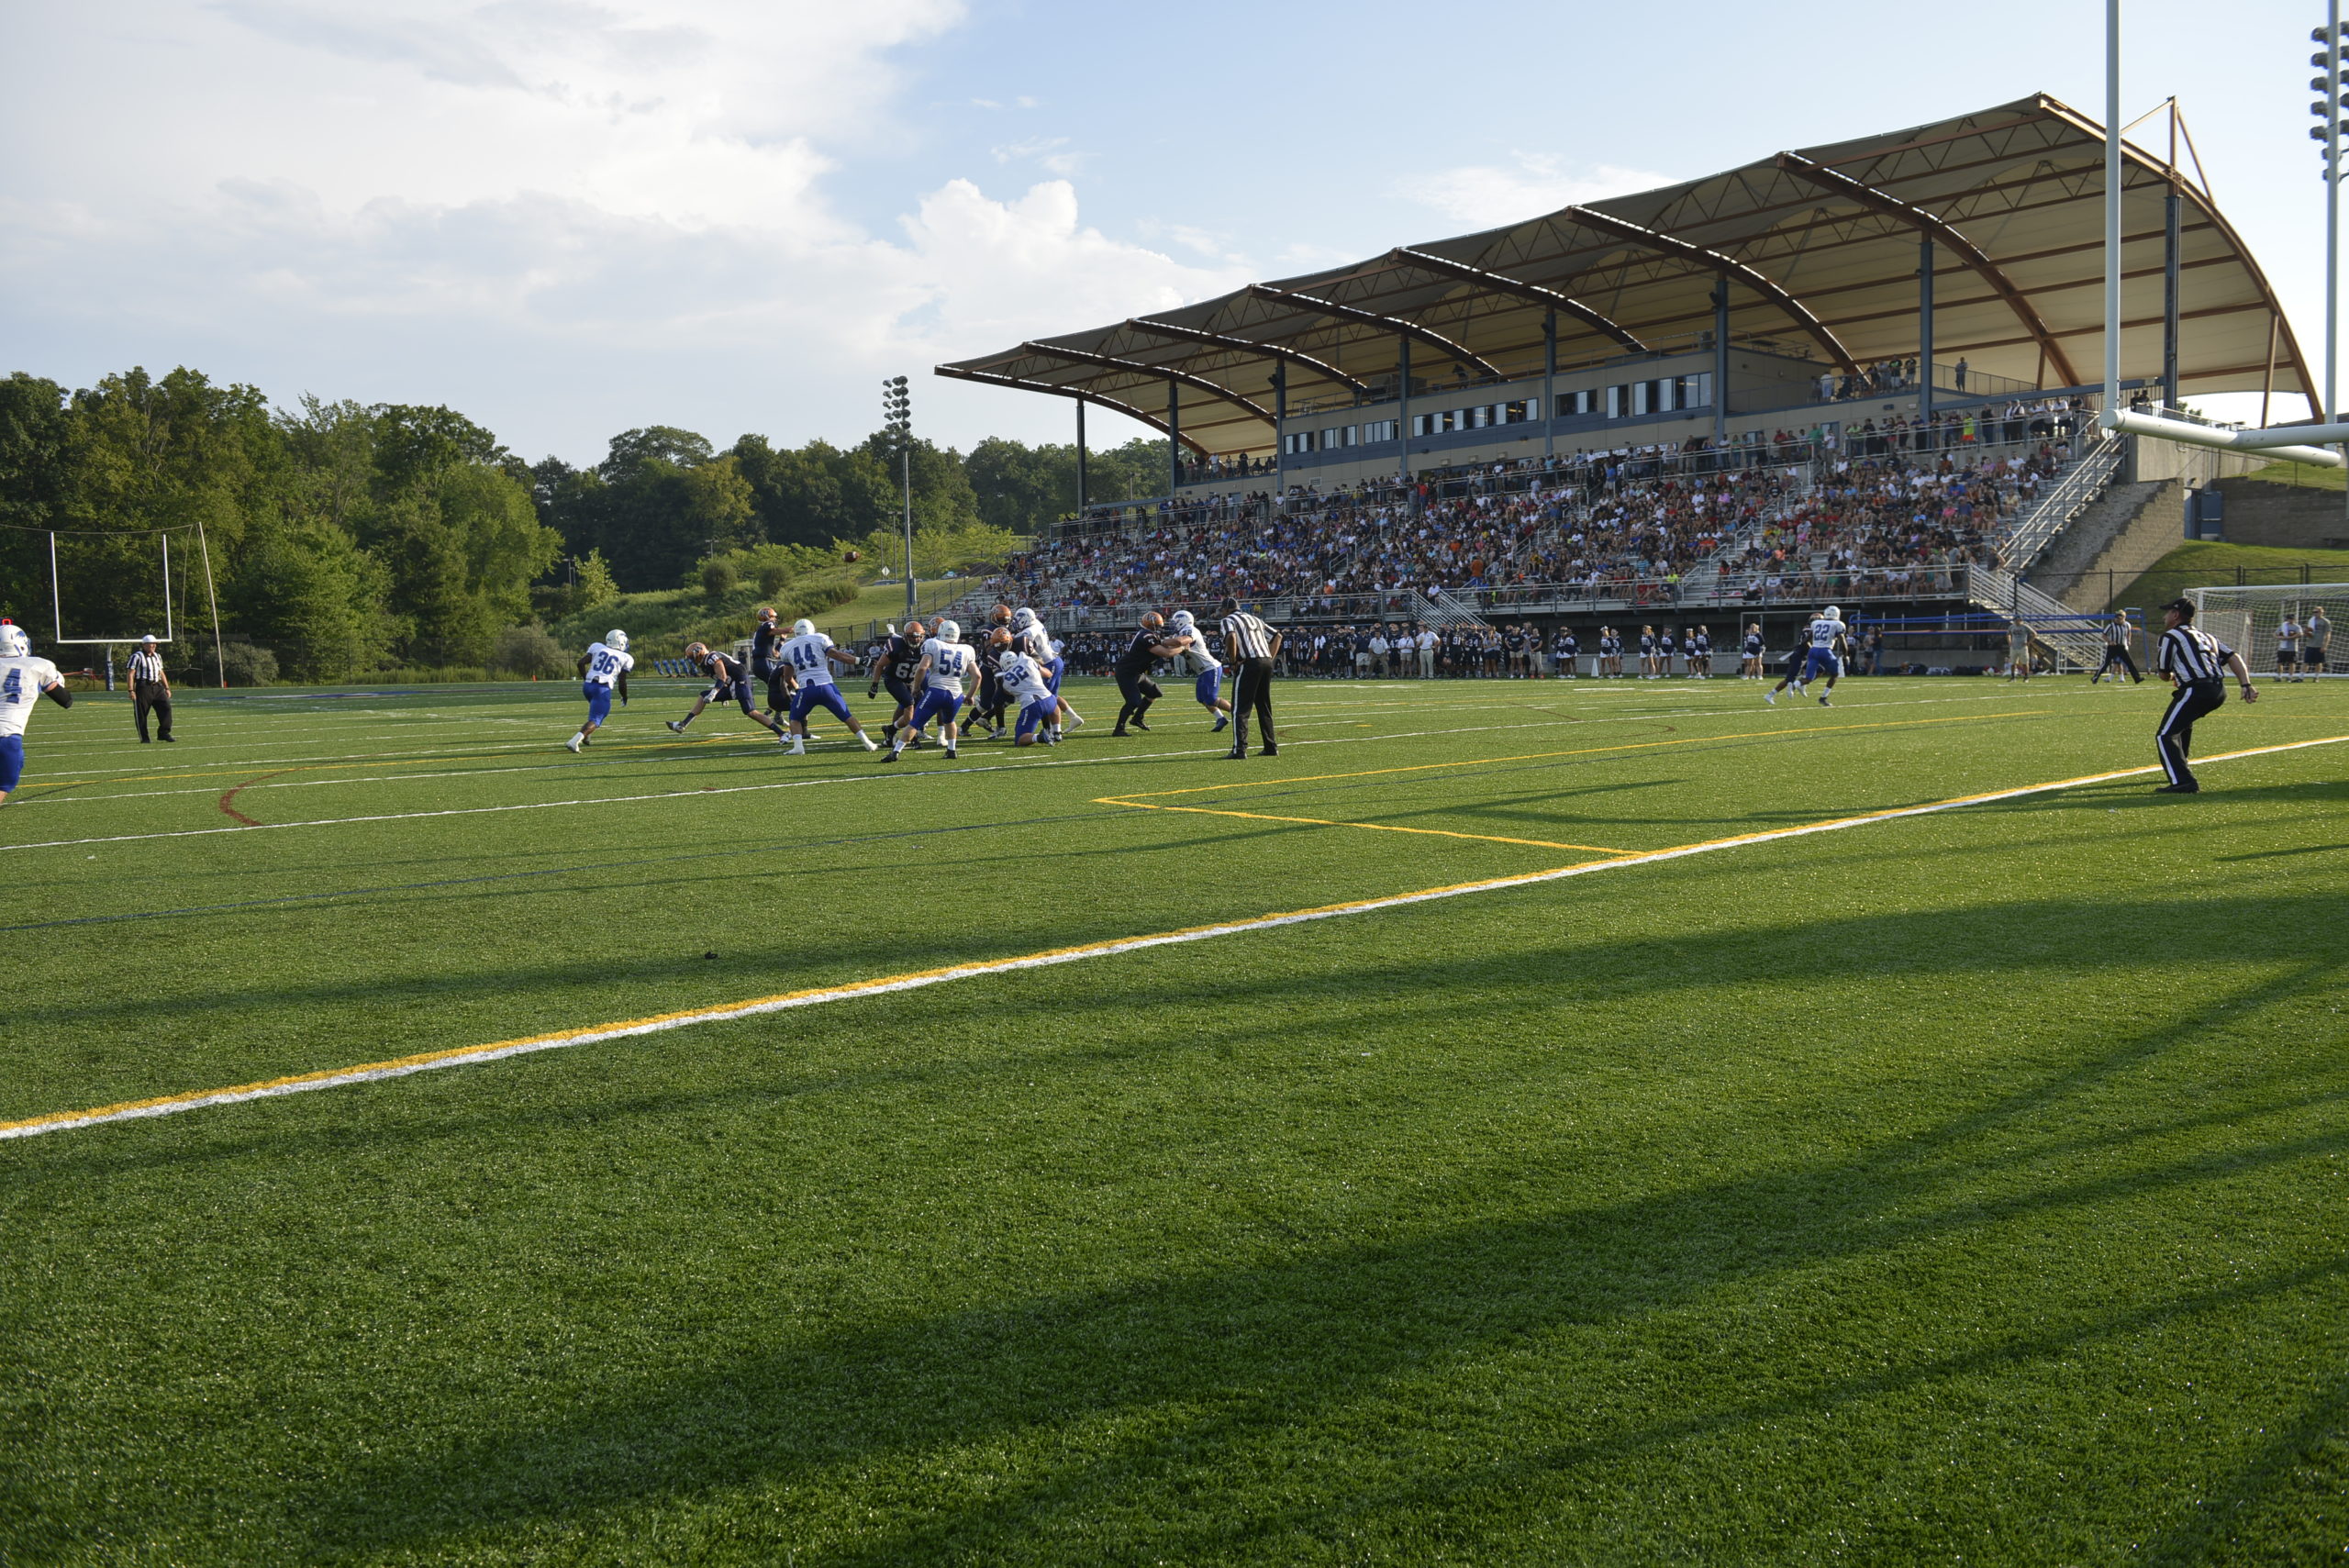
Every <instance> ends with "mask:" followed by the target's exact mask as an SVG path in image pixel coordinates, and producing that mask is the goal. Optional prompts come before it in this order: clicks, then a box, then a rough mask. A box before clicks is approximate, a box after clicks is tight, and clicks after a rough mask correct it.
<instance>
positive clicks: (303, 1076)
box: [0, 735, 2349, 1139]
mask: <svg viewBox="0 0 2349 1568" xmlns="http://www.w3.org/2000/svg"><path fill="white" fill-rule="evenodd" d="M2343 741H2349V735H2328V736H2325V737H2323V738H2322V739H2321V740H2293V741H2288V742H2286V743H2285V744H2282V745H2278V746H2255V747H2253V748H2251V749H2249V750H2247V751H2226V752H2221V753H2220V754H2219V755H2217V756H2214V757H2205V758H2200V759H2199V760H2198V761H2199V763H2200V764H2201V765H2203V766H2208V765H2210V763H2213V762H2235V761H2238V760H2240V759H2242V758H2244V757H2265V756H2269V755H2272V754H2274V753H2276V752H2279V751H2305V750H2307V749H2308V748H2310V747H2312V746H2336V745H2339V744H2341V743H2342V742H2343ZM2160 771H2161V770H2160V769H2158V768H2154V767H2143V768H2121V769H2118V770H2116V771H2114V772H2111V773H2087V774H2084V775H2082V776H2080V777H2077V778H2068V779H2056V780H2054V781H2052V782H2050V783H2046V784H2023V785H2021V786H2019V787H2017V788H2014V789H2002V790H1990V791H1987V792H1984V793H1982V794H1978V795H1956V796H1954V797H1952V798H1951V799H1948V800H1937V801H1932V802H1930V803H1928V804H1926V805H1923V806H1894V807H1892V808H1890V809H1888V810H1884V811H1871V812H1865V813H1862V814H1860V815H1858V816H1854V817H1834V818H1832V819H1831V820H1828V821H1825V822H1809V823H1805V824H1803V825H1801V826H1799V827H1795V828H1765V829H1764V830H1762V831H1760V832H1758V833H1741V834H1737V835H1734V836H1732V837H1730V838H1726V839H1709V840H1704V841H1703V842H1701V843H1695V844H1682V845H1678V846H1676V847H1675V848H1673V849H1669V850H1649V851H1643V852H1642V853H1639V854H1631V855H1623V856H1620V857H1619V858H1617V859H1613V860H1604V861H1584V862H1578V863H1576V864H1574V865H1567V866H1554V867H1552V868H1550V869H1548V870H1545V871H1533V872H1523V873H1518V874H1516V875H1513V876H1497V877H1488V878H1486V879H1484V880H1482V881H1478V882H1457V883H1450V884H1444V885H1442V886H1439V887H1423V888H1419V889H1417V890H1416V891H1413V892H1410V893H1397V894H1388V895H1384V896H1381V897H1377V898H1359V899H1354V900H1352V901H1350V902H1347V903H1342V904H1323V905H1319V906H1315V907H1313V908H1309V909H1296V910H1290V911H1287V912H1286V913H1280V914H1272V915H1264V916H1259V917H1256V918H1253V919H1243V920H1232V921H1228V922H1225V923H1223V924H1221V925H1213V926H1186V927H1184V928H1181V929H1177V930H1172V931H1158V932H1153V933H1152V934H1151V935H1148V936H1141V937H1124V938H1119V939H1117V940H1110V941H1106V942H1088V943H1085V944H1084V945H1081V946H1077V947H1064V948H1048V949H1046V950H1044V951H1041V952H1033V953H1023V954H1021V955H1020V956H1019V957H1017V958H999V959H986V960H982V961H980V962H974V963H963V964H953V965H949V966H947V967H944V968H940V969H924V970H917V971H914V972H913V973H907V974H892V975H884V976H882V977H880V978H878V979H874V980H857V981H851V982H850V983H848V984H843V985H829V986H818V987H813V988H810V989H807V990H802V991H785V992H783V993H781V994H779V995H773V996H760V997H754V998H752V999H751V1000H750V1001H746V1002H731V1003H726V1004H722V1005H720V1006H713V1007H697V1008H689V1009H686V1010H684V1011H679V1012H671V1013H657V1014H654V1015H653V1016H652V1017H651V1018H631V1019H628V1020H626V1021H625V1022H621V1023H612V1024H596V1025H591V1026H589V1027H587V1028H585V1029H563V1030H559V1031H557V1032H555V1033H552V1034H538V1035H529V1036H525V1037H524V1038H522V1039H520V1040H499V1041H495V1042H494V1043H492V1044H488V1045H472V1046H458V1047H455V1048H452V1049H451V1050H447V1051H423V1052H419V1053H418V1054H417V1055H413V1056H400V1057H395V1058H392V1059H391V1060H389V1061H385V1062H366V1063H362V1065H359V1066H356V1067H340V1068H330V1069H328V1070H326V1071H323V1072H317V1073H293V1074H291V1075H289V1076H286V1077H283V1078H270V1079H265V1080H263V1081H262V1082H260V1083H256V1084H237V1085H235V1086H233V1087H230V1088H225V1089H207V1090H200V1091H196V1092H194V1093H188V1094H178V1095H156V1096H155V1097H153V1098H151V1099H143V1100H125V1101H122V1102H120V1103H118V1104H116V1105H110V1106H95V1107H93V1108H91V1109H88V1110H75V1111H54V1112H51V1113H50V1114H49V1115H47V1116H38V1117H31V1118H26V1119H24V1120H21V1121H7V1122H0V1139H12V1138H32V1137H37V1136H39V1135H40V1134H42V1133H49V1132H62V1131H65V1130H67V1129H72V1128H82V1127H95V1126H98V1125H101V1124H103V1123H106V1122H116V1121H129V1120H134V1119H137V1118H144V1117H159V1116H172V1115H175V1114H177V1113H179V1112H181V1111H191V1110H196V1109H199V1108H201V1107H203V1106H217V1105H234V1104H237V1103H239V1102H242V1101H246V1100H257V1099H263V1098H267V1097H270V1096H273V1095H295V1094H301V1093H303V1092H305V1091H307V1090H312V1089H332V1088H340V1087H343V1086H346V1085H349V1084H365V1083H373V1082H375V1081H377V1080H379V1079H384V1078H396V1077H403V1076H405V1075H406V1074H408V1073H429V1072H431V1071H434V1070H435V1069H438V1068H444V1067H463V1066H472V1065H476V1064H479V1063H482V1062H495V1061H498V1060H501V1059H502V1058H505V1057H508V1056H519V1055H523V1054H525V1053H528V1052H530V1051H556V1050H561V1049H562V1048H564V1047H566V1046H574V1045H589V1044H593V1043H595V1042H596V1041H598V1040H618V1039H621V1038H623V1037H626V1036H629V1035H639V1034H652V1033H656V1032H658V1031H660V1030H663V1029H684V1028H687V1027H689V1026H691V1025H694V1024H704V1023H722V1022H725V1021H727V1020H729V1019H734V1018H750V1017H753V1016H756V1015H758V1014H762V1013H773V1012H780V1011H782V1010H784V1009H785V1008H788V1007H807V1006H819V1005H821V1004H823V1003H827V1002H844V1001H852V1000H855V999H856V998H858V997H863V996H874V995H884V994H885V993H889V992H896V991H912V990H917V989H919V988H921V987H923V986H929V985H938V984H945V983H947V982H949V981H954V980H967V979H972V978H974V977H977V976H980V975H986V974H1004V973H1011V972H1013V971H1016V970H1022V969H1038V968H1041V967H1044V966H1045V965H1048V964H1058V963H1074V962H1078V961H1080V960H1083V959H1088V958H1101V957H1107V956H1108V955H1110V954H1113V953H1121V952H1132V951H1137V950H1139V949H1142V948H1152V947H1165V946H1169V945H1172V944H1175V943H1179V942H1196V941H1205V940H1210V939H1212V938H1216V937H1227V936H1237V935H1240V934H1241V933H1243V932H1248V931H1261V930H1266V929H1272V928H1275V927H1279V926H1291V925H1297V924H1301V923H1303V922H1305V921H1308V920H1328V919H1333V918H1337V917H1341V916H1347V915H1363V914H1368V913H1371V912H1373V911H1375V910H1379V909H1393V908H1398V907H1401V906H1406V905H1410V904H1421V903H1426V902H1428V901H1430V900H1432V899H1438V898H1458V897H1461V896H1464V895H1469V894H1475V893H1493V892H1498V891H1501V890H1504V889H1508V888H1515V887H1526V886H1531V885H1533V884H1539V883H1545V882H1556V881H1560V880H1562V879H1564V878H1566V877H1571V876H1585V875H1588V874H1590V873H1594V872H1602V871H1614V870H1619V869H1620V868H1623V867H1626V866H1640V865H1653V864H1655V863H1657V862H1662V861H1670V860H1679V859H1682V858H1685V857H1687V856H1689V855H1701V854H1708V853H1710V852H1712V851H1719V850H1728V849H1735V848H1737V847H1739V846H1741V845H1746V844H1764V843H1770V842H1773V841H1775V840H1781V839H1797V838H1802V837H1805V836H1807V835H1809V834H1813V833H1831V832H1834V831H1836V830H1838V829H1840V828H1858V827H1863V826H1865V825H1867V824H1869V823H1874V822H1892V821H1898V820H1899V819H1900V818H1902V817H1925V816H1930V815H1932V814H1933V813H1935V812H1941V811H1954V810H1955V809H1957V808H1959V807H1960V806H1982V805H1987V804H1988V803H1990V802H1992V801H1999V800H2014V799H2018V798H2020V797H2021V796H2024V795H2045V794H2048V793H2050V792H2052V791H2054V790H2062V789H2076V788H2078V787H2080V786H2081V785H2083V784H2109V783H2110V782H2112V781H2113V780H2115V779H2126V778H2138V777H2142V776H2143V775H2144V774H2146V773H2158V772H2160Z"/></svg>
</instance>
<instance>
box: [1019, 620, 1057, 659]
mask: <svg viewBox="0 0 2349 1568" xmlns="http://www.w3.org/2000/svg"><path fill="white" fill-rule="evenodd" d="M1011 646H1012V647H1013V648H1015V649H1017V650H1018V651H1020V652H1022V653H1025V654H1026V655H1028V657H1029V658H1030V659H1033V660H1034V661H1035V662H1037V663H1039V664H1049V663H1051V662H1052V660H1053V658H1054V656H1055V655H1054V653H1053V650H1052V633H1051V632H1049V631H1046V630H1045V629H1044V623H1043V622H1041V621H1038V622H1037V623H1036V624H1035V625H1033V626H1026V627H1022V628H1019V630H1018V631H1015V632H1013V633H1012V634H1011Z"/></svg>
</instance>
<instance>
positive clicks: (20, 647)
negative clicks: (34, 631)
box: [0, 620, 33, 659]
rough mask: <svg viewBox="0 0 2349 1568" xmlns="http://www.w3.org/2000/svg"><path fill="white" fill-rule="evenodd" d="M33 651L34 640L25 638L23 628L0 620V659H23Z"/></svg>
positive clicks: (11, 622) (12, 622)
mask: <svg viewBox="0 0 2349 1568" xmlns="http://www.w3.org/2000/svg"><path fill="white" fill-rule="evenodd" d="M31 651H33V645H32V640H31V639H29V638H28V637H26V636H25V628H23V627H20V626H18V625H17V623H16V622H15V621H6V620H0V659H22V658H24V657H25V656H26V655H28V654H29V653H30V652H31Z"/></svg>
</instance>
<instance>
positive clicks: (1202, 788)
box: [1093, 707, 2055, 852]
mask: <svg viewBox="0 0 2349 1568" xmlns="http://www.w3.org/2000/svg"><path fill="white" fill-rule="evenodd" d="M2054 711H2055V710H2054V708H2048V707H2023V708H2016V709H2014V710H2012V711H2011V712H2008V713H1965V714H1959V715H1957V716H1956V717H1954V718H1887V719H1884V720H1881V721H1879V722H1877V723H1875V724H1812V725H1804V726H1800V727H1798V728H1792V729H1743V730H1739V731H1737V732H1736V733H1734V734H1730V735H1689V736H1684V737H1682V738H1681V739H1680V740H1639V741H1634V742H1631V744H1628V745H1623V746H1584V747H1579V748H1577V749H1575V750H1574V751H1526V752H1523V753H1520V755H1518V756H1514V757H1469V758H1465V759H1463V760H1461V761H1458V762H1412V763H1409V764H1408V765H1407V766H1404V767H1399V768H1364V769H1363V770H1362V771H1360V772H1359V773H1302V774H1299V775H1297V776H1296V777H1294V778H1290V777H1286V776H1284V777H1281V778H1274V779H1264V778H1254V779H1232V780H1230V781H1229V782H1227V783H1224V784H1198V785H1195V786H1194V787H1192V788H1189V789H1147V790H1137V791H1134V792H1133V793H1131V794H1128V795H1101V796H1098V797H1097V798H1096V799H1095V800H1094V802H1093V804H1094V805H1096V806H1132V805H1135V804H1137V803H1139V802H1141V801H1144V800H1150V799H1153V798H1155V797H1157V796H1160V795H1209V794H1212V793H1214V792H1215V791H1217V790H1219V789H1246V788H1248V787H1249V786H1250V785H1252V784H1319V783H1321V782H1323V781H1325V780H1329V779H1367V778H1376V777H1377V776H1379V775H1380V774H1382V773H1427V772H1429V771H1431V769H1436V768H1481V767H1486V766H1488V765H1490V764H1492V763H1495V762H1543V761H1547V760H1548V759H1551V758H1553V757H1594V756H1597V755H1598V754H1599V753H1601V752H1605V751H1655V750H1656V749H1658V748H1659V747H1664V746H1702V745H1708V744H1709V743H1711V742H1713V741H1715V740H1755V739H1757V738H1763V737H1777V736H1786V735H1831V734H1840V733H1842V731H1844V730H1850V729H1909V728H1915V727H1917V726H1919V725H1924V724H1980V723H1982V722H1984V721H1986V720H1988V719H1994V718H2019V717H2023V716H2025V715H2036V714H2048V713H2053V712H2054ZM1170 809H1171V808H1170ZM1345 826H1349V827H1351V826H1355V824H1351V823H1349V824H1345ZM1565 847H1566V848H1568V849H1575V848H1579V847H1582V846H1577V845H1572V844H1570V845H1567V846H1565ZM1610 852H1611V851H1610Z"/></svg>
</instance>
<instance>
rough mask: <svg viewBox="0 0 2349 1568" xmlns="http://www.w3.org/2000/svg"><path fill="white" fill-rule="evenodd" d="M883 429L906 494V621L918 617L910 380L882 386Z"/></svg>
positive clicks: (896, 378) (892, 380)
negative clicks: (915, 593)
mask: <svg viewBox="0 0 2349 1568" xmlns="http://www.w3.org/2000/svg"><path fill="white" fill-rule="evenodd" d="M881 413H882V417H883V424H882V429H883V430H884V431H885V432H886V433H887V435H888V438H889V444H890V445H891V446H893V447H895V448H896V449H897V473H898V475H899V478H900V480H901V481H902V483H903V484H904V485H905V491H906V618H907V620H911V619H913V618H914V398H913V394H912V393H911V392H910V391H908V390H907V386H906V378H905V377H904V376H901V375H897V376H891V377H889V378H888V379H887V380H885V381H884V382H883V383H882V384H881Z"/></svg>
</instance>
